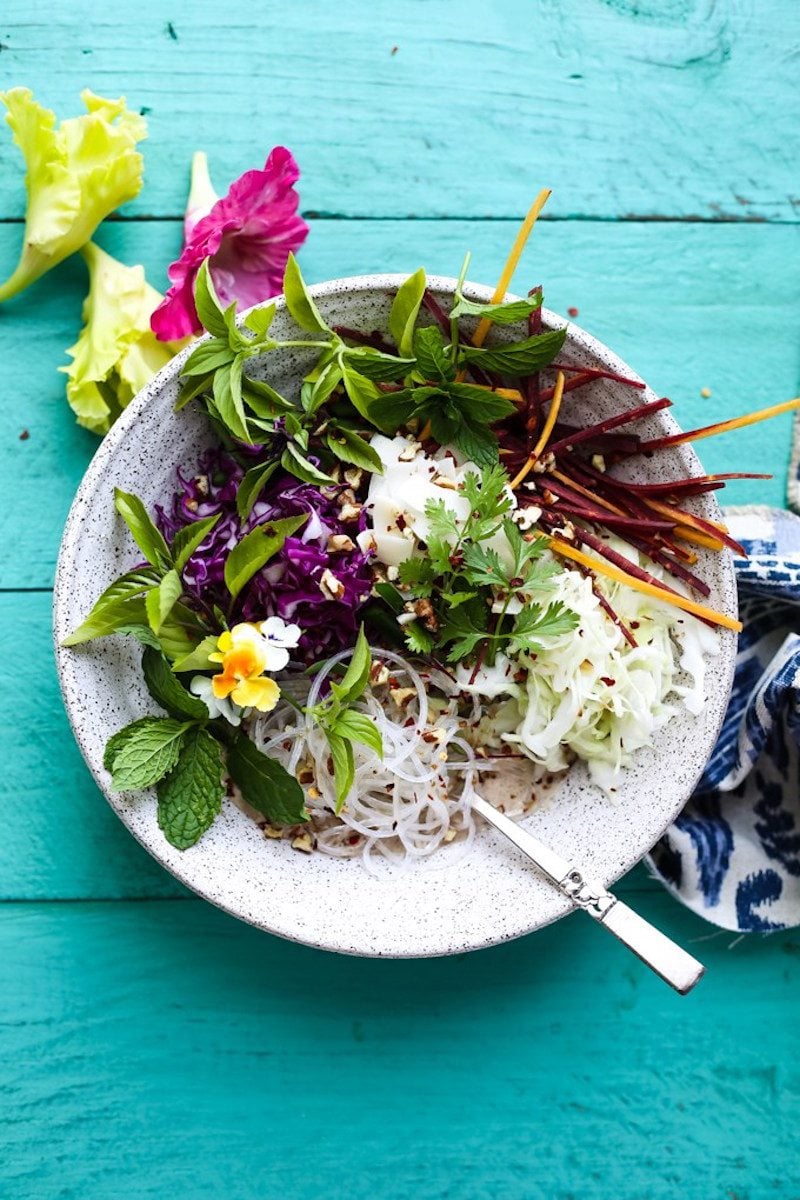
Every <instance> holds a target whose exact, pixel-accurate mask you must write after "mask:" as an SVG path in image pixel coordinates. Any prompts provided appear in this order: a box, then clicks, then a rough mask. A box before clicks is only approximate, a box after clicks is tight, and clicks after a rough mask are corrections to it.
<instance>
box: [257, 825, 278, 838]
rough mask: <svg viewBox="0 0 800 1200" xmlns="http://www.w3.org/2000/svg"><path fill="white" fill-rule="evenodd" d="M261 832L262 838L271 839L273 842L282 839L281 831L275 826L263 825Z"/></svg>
mask: <svg viewBox="0 0 800 1200" xmlns="http://www.w3.org/2000/svg"><path fill="white" fill-rule="evenodd" d="M261 831H262V833H263V834H264V837H267V838H272V839H273V840H275V839H277V838H282V837H283V830H282V829H280V828H279V826H277V825H263V826H262V830H261Z"/></svg>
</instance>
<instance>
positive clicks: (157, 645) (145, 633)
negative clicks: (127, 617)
mask: <svg viewBox="0 0 800 1200" xmlns="http://www.w3.org/2000/svg"><path fill="white" fill-rule="evenodd" d="M146 615H147V614H146V613H145V616H146ZM114 632H115V633H117V634H119V635H120V636H121V637H132V638H136V641H137V642H140V643H141V644H142V645H143V646H152V647H153V649H154V650H161V642H160V641H159V639H158V638H157V637H156V635H155V634H154V633H153V631H152V629H151V628H150V626H149V625H120V626H119V628H118V629H116V630H115V631H114Z"/></svg>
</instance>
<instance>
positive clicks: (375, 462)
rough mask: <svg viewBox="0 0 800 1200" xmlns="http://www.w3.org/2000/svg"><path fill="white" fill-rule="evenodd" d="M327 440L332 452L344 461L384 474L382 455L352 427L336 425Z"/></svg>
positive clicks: (377, 473)
mask: <svg viewBox="0 0 800 1200" xmlns="http://www.w3.org/2000/svg"><path fill="white" fill-rule="evenodd" d="M325 440H326V442H327V444H328V449H329V450H330V451H331V453H332V454H335V455H336V457H337V458H340V459H341V460H342V462H346V463H353V464H354V465H355V466H357V467H361V468H362V469H363V470H365V471H372V472H373V473H374V474H376V475H382V474H383V463H382V462H381V460H380V455H379V454H378V453H377V451H376V450H373V449H372V446H370V444H369V442H365V441H364V439H363V438H362V437H359V436H358V434H357V433H353V431H352V429H344V428H342V427H341V426H339V427H336V428H334V429H332V430H331V431H330V432H329V433H328V435H327V437H326V439H325Z"/></svg>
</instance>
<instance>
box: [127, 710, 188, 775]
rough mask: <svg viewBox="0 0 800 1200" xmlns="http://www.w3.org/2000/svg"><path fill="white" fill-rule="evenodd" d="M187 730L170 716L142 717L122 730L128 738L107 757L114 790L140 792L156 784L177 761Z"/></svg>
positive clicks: (183, 723)
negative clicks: (109, 762)
mask: <svg viewBox="0 0 800 1200" xmlns="http://www.w3.org/2000/svg"><path fill="white" fill-rule="evenodd" d="M188 728H189V725H188V724H187V723H186V722H180V721H175V720H173V719H172V718H171V717H145V718H144V719H143V720H141V721H135V722H134V724H133V725H129V726H128V727H127V729H125V730H123V731H121V732H124V733H125V734H126V735H127V736H126V737H124V738H122V737H120V740H119V741H118V742H117V743H116V744H115V746H114V750H113V754H112V755H111V756H110V761H111V786H112V787H113V789H114V791H115V792H132V791H140V790H141V789H142V788H148V787H152V785H153V784H154V783H157V782H158V780H159V779H161V778H162V777H163V776H164V775H166V773H167V771H171V770H172V768H173V767H174V766H175V763H176V762H177V761H178V755H179V753H180V749H181V745H182V742H183V735H184V733H185V732H186V730H187V729H188ZM107 749H108V748H107Z"/></svg>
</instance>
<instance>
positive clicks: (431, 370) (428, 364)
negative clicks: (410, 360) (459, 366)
mask: <svg viewBox="0 0 800 1200" xmlns="http://www.w3.org/2000/svg"><path fill="white" fill-rule="evenodd" d="M414 353H415V355H416V356H417V368H418V370H419V371H420V372H421V374H422V375H424V377H425V378H426V379H432V380H437V381H440V382H442V383H447V382H449V381H450V380H451V379H455V377H456V369H455V367H454V366H453V364H452V362H451V360H450V356H449V354H448V353H447V351H446V350H445V345H444V337H443V336H442V331H441V329H440V328H439V326H438V325H426V326H425V328H424V329H417V330H416V331H415V333H414Z"/></svg>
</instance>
